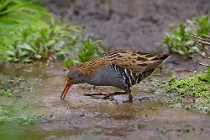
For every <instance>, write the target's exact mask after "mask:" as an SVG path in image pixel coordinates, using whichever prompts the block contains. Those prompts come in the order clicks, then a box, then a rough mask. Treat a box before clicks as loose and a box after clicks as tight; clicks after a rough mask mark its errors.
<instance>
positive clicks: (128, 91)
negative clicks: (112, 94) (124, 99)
mask: <svg viewBox="0 0 210 140" xmlns="http://www.w3.org/2000/svg"><path fill="white" fill-rule="evenodd" d="M125 92H127V93H128V101H129V102H130V103H132V102H133V96H132V94H131V90H130V89H128V90H127V91H125Z"/></svg>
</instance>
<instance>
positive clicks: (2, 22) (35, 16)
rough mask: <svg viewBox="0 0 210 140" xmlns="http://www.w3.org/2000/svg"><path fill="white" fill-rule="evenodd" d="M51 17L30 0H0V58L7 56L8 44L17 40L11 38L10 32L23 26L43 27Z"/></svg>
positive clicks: (17, 30) (16, 30)
mask: <svg viewBox="0 0 210 140" xmlns="http://www.w3.org/2000/svg"><path fill="white" fill-rule="evenodd" d="M51 18H52V16H51V15H50V14H49V13H48V12H46V11H45V10H44V9H43V8H42V7H41V6H40V5H38V4H37V3H34V1H32V0H0V40H1V42H0V59H3V60H5V59H6V58H7V57H8V55H7V51H8V46H9V45H11V44H13V43H14V41H15V40H18V38H11V37H10V34H11V33H15V32H19V30H20V28H23V27H24V28H28V27H30V26H33V28H40V27H45V26H47V25H48V22H49V21H50V19H51ZM43 19H45V20H43ZM14 39H15V40H14Z"/></svg>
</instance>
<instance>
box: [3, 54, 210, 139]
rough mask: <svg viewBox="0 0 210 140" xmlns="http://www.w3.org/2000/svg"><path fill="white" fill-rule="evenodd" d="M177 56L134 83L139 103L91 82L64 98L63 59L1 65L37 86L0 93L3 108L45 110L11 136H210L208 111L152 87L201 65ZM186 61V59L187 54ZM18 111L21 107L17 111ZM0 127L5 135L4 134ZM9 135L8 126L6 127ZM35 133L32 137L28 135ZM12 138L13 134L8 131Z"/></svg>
mask: <svg viewBox="0 0 210 140" xmlns="http://www.w3.org/2000/svg"><path fill="white" fill-rule="evenodd" d="M177 59H178V58H176V57H175V58H174V60H173V59H172V61H170V62H169V63H166V64H165V65H164V66H163V68H162V70H157V71H156V72H155V73H154V74H153V75H152V76H150V77H149V78H147V79H146V80H145V81H143V82H141V84H139V85H136V86H134V87H133V88H132V89H131V90H132V94H133V96H134V103H132V104H131V103H124V102H125V101H127V100H128V96H127V95H118V96H115V97H114V100H112V99H108V100H104V99H97V98H92V97H88V96H84V94H92V93H99V92H102V91H103V92H105V93H109V92H111V91H116V90H118V89H116V88H113V87H96V88H94V87H93V86H91V85H88V84H80V85H73V87H72V88H71V90H70V91H69V93H68V94H67V96H66V99H65V100H60V94H61V92H62V90H63V88H64V86H65V76H66V74H67V71H65V70H64V68H63V63H62V62H55V63H51V64H48V65H46V63H37V64H33V65H31V64H18V65H16V64H1V65H0V66H1V69H0V73H1V74H0V79H1V80H3V81H6V80H8V79H10V78H15V77H20V76H21V77H22V78H23V79H25V80H26V81H27V83H28V85H30V87H32V89H33V90H31V91H30V92H29V91H28V90H27V89H26V90H24V91H21V92H15V93H14V95H12V96H11V97H6V96H0V98H1V102H0V105H1V106H8V107H11V108H12V109H13V110H14V111H15V110H16V115H17V116H18V115H23V114H25V115H31V114H43V118H42V119H41V120H39V122H38V123H37V124H36V125H30V126H17V127H14V126H12V129H9V133H12V135H11V136H13V137H15V138H19V139H23V138H26V137H28V138H30V139H46V140H48V139H136V140H137V139H144V140H145V139H148V140H151V139H154V140H155V139H174V140H175V139H183V140H184V139H189V138H191V137H192V138H193V139H195V140H196V139H200V138H202V139H208V138H209V134H210V129H209V128H210V121H209V120H210V119H209V117H210V116H209V115H203V114H200V113H199V112H197V111H193V110H192V111H187V110H185V109H181V108H169V107H168V105H167V104H165V103H163V102H162V101H161V100H164V93H156V91H157V90H158V89H157V88H154V86H153V85H152V82H151V81H153V80H157V79H160V80H166V81H167V80H169V78H170V77H171V76H172V75H173V74H175V73H176V74H177V75H178V76H180V77H181V76H185V75H187V74H188V75H190V74H193V73H194V71H195V70H198V69H196V68H197V67H195V65H194V63H192V62H191V61H189V60H186V63H187V64H188V65H185V67H181V68H180V67H179V66H180V65H182V64H183V63H180V61H176V60H177ZM182 59H184V58H182ZM17 109H18V111H17ZM2 129H3V128H2V127H0V130H1V132H0V136H1V134H2V133H3V132H4V131H3V130H4V129H3V130H2ZM7 133H8V130H7ZM29 134H31V135H29ZM9 136H10V135H9Z"/></svg>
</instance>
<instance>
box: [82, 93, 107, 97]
mask: <svg viewBox="0 0 210 140" xmlns="http://www.w3.org/2000/svg"><path fill="white" fill-rule="evenodd" d="M84 95H85V96H95V95H104V96H105V95H107V94H106V93H94V94H84Z"/></svg>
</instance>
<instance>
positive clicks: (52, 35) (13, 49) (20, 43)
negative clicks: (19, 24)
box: [8, 24, 82, 62]
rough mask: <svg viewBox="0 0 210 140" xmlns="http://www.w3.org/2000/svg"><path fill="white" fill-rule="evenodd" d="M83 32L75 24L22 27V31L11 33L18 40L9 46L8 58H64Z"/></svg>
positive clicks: (16, 59)
mask: <svg viewBox="0 0 210 140" xmlns="http://www.w3.org/2000/svg"><path fill="white" fill-rule="evenodd" d="M81 34H82V30H81V28H80V27H78V26H73V25H72V26H68V25H65V26H58V25H55V24H51V25H50V26H46V27H42V28H39V29H33V28H32V27H31V28H26V29H25V28H22V29H21V30H20V32H15V33H13V34H11V38H17V39H18V40H16V41H14V43H13V44H11V45H10V46H9V48H10V50H9V51H8V54H9V57H8V60H9V61H13V62H19V61H21V62H33V61H35V60H40V59H48V60H55V59H58V58H63V59H64V58H65V57H67V56H68V52H70V50H71V49H73V48H74V47H75V45H76V44H77V40H80V39H81ZM14 40H15V39H14Z"/></svg>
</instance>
